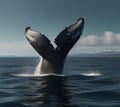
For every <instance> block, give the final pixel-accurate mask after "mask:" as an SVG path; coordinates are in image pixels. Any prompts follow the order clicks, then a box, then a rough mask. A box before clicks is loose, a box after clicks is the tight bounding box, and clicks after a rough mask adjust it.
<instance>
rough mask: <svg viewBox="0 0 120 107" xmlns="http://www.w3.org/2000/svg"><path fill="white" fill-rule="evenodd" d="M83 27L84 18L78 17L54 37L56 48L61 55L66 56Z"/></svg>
mask: <svg viewBox="0 0 120 107" xmlns="http://www.w3.org/2000/svg"><path fill="white" fill-rule="evenodd" d="M83 27H84V19H83V18H80V19H78V20H77V22H76V23H74V24H72V25H70V26H69V27H66V28H65V29H64V30H63V31H62V32H61V33H60V34H59V35H58V36H57V38H56V39H55V41H54V42H55V43H56V45H57V48H56V50H58V51H59V52H60V53H61V55H62V56H63V57H66V56H67V54H68V52H69V51H70V49H71V48H72V47H73V46H74V44H75V43H76V42H77V41H78V39H79V38H80V36H81V34H82V31H83Z"/></svg>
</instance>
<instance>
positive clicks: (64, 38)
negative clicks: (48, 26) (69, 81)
mask: <svg viewBox="0 0 120 107" xmlns="http://www.w3.org/2000/svg"><path fill="white" fill-rule="evenodd" d="M83 28H84V19H83V18H79V19H78V20H77V21H76V22H75V23H74V24H72V25H70V26H68V27H66V28H65V29H64V30H63V31H62V32H61V33H59V35H58V36H57V37H56V38H55V41H54V42H55V44H56V47H55V48H54V47H53V45H52V44H51V42H50V40H49V39H48V38H47V37H46V36H45V35H44V34H42V33H40V32H37V31H34V30H32V29H31V28H30V27H26V29H25V36H26V38H27V40H28V41H29V43H30V44H31V45H32V47H33V48H34V49H35V50H36V51H37V52H38V53H39V54H40V56H41V57H42V58H41V67H40V73H41V74H49V73H55V74H62V72H63V67H64V62H65V58H66V56H67V54H68V53H69V51H70V50H71V48H72V47H73V46H74V45H75V43H76V42H77V41H78V39H79V38H80V36H81V35H82V31H83Z"/></svg>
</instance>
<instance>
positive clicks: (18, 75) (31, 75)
mask: <svg viewBox="0 0 120 107" xmlns="http://www.w3.org/2000/svg"><path fill="white" fill-rule="evenodd" d="M12 75H13V76H17V77H45V76H64V75H61V74H54V73H50V74H39V75H35V74H27V73H21V74H12Z"/></svg>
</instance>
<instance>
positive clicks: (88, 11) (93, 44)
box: [0, 0, 120, 56]
mask: <svg viewBox="0 0 120 107" xmlns="http://www.w3.org/2000/svg"><path fill="white" fill-rule="evenodd" d="M119 11H120V0H0V55H4V56H6V55H16V56H36V55H38V54H37V52H36V51H35V50H34V49H33V48H32V46H31V45H30V44H29V43H28V41H27V40H26V38H25V36H24V29H25V28H26V27H27V26H31V27H32V28H33V29H34V30H36V31H39V32H41V33H43V34H45V35H46V36H47V37H48V38H49V39H50V40H51V42H52V43H53V41H54V39H55V38H56V36H57V35H58V34H59V33H60V31H61V30H63V29H64V28H65V27H67V26H69V25H70V24H72V23H74V22H75V21H76V20H77V19H78V18H79V17H83V18H84V19H85V26H84V31H83V35H82V36H81V39H80V40H79V41H78V42H77V44H76V45H75V46H74V48H73V49H72V50H71V52H70V54H76V53H77V54H78V53H79V54H81V53H96V52H101V51H120V48H119V46H120V12H119Z"/></svg>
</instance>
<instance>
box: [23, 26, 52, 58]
mask: <svg viewBox="0 0 120 107" xmlns="http://www.w3.org/2000/svg"><path fill="white" fill-rule="evenodd" d="M25 36H26V38H27V40H28V41H29V43H30V44H31V45H32V47H33V48H34V49H35V50H36V51H37V52H38V53H39V54H40V55H41V56H42V57H43V58H44V59H46V60H52V58H53V56H54V47H53V46H52V44H51V43H50V40H49V39H48V38H47V37H46V36H45V35H43V34H41V33H39V32H36V31H33V30H32V29H30V27H27V28H26V29H25Z"/></svg>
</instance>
